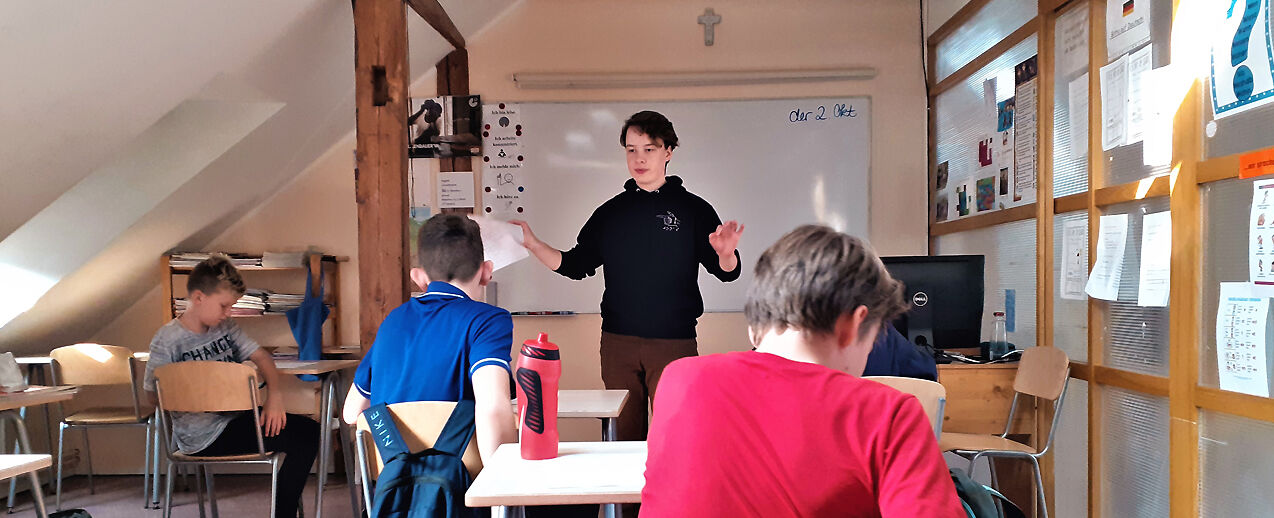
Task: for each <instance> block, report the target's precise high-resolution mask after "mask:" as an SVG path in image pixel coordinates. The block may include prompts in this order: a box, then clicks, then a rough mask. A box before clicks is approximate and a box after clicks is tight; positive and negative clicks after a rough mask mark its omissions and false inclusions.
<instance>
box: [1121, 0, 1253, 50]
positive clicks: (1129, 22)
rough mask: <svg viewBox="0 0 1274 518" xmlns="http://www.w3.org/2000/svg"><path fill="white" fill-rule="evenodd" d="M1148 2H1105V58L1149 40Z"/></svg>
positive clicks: (1148, 0)
mask: <svg viewBox="0 0 1274 518" xmlns="http://www.w3.org/2000/svg"><path fill="white" fill-rule="evenodd" d="M1150 4H1151V0H1110V1H1108V2H1106V53H1107V58H1113V57H1115V56H1118V55H1120V54H1123V53H1125V52H1128V51H1130V50H1132V49H1135V48H1137V46H1138V45H1141V44H1142V43H1145V42H1147V41H1150ZM1230 34H1233V32H1231V33H1230Z"/></svg>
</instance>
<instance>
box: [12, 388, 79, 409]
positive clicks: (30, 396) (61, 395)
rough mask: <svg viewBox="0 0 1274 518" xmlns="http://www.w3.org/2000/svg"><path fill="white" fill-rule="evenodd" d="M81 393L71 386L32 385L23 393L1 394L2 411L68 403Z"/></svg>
mask: <svg viewBox="0 0 1274 518" xmlns="http://www.w3.org/2000/svg"><path fill="white" fill-rule="evenodd" d="M79 391H80V388H79V387H75V386H69V385H64V386H61V387H43V386H39V385H32V386H30V387H28V388H27V389H26V390H24V391H22V392H0V411H4V410H12V409H14V408H22V407H27V406H38V405H45V404H48V403H56V402H58V401H66V400H68V399H71V398H73V397H75V393H76V392H79Z"/></svg>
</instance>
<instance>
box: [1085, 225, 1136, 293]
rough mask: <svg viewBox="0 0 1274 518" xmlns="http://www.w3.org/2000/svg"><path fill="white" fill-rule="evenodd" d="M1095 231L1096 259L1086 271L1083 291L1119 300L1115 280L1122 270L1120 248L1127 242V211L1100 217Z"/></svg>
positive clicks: (1116, 280)
mask: <svg viewBox="0 0 1274 518" xmlns="http://www.w3.org/2000/svg"><path fill="white" fill-rule="evenodd" d="M1099 227H1100V228H1099V229H1098V233H1097V260H1096V261H1095V262H1094V263H1093V271H1092V273H1091V274H1089V275H1088V286H1086V287H1085V288H1084V292H1085V293H1088V296H1090V297H1093V298H1095V299H1103V300H1119V281H1120V279H1121V278H1122V277H1123V273H1124V248H1125V246H1126V245H1127V243H1128V215H1127V214H1111V215H1106V216H1102V217H1101V221H1100V223H1099Z"/></svg>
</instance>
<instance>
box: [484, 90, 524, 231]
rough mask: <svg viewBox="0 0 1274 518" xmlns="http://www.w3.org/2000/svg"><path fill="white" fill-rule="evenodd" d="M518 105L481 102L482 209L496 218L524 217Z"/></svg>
mask: <svg viewBox="0 0 1274 518" xmlns="http://www.w3.org/2000/svg"><path fill="white" fill-rule="evenodd" d="M520 108H521V107H520V106H519V105H517V104H513V103H503V102H499V103H488V104H484V105H482V128H483V130H482V210H481V212H482V213H484V214H486V215H488V216H492V217H495V218H498V219H509V218H525V217H527V214H526V202H527V196H528V193H527V188H526V182H525V181H524V178H523V174H524V173H523V171H522V164H523V163H524V161H525V158H526V156H525V153H526V150H525V149H524V148H523V146H522V133H523V131H524V130H523V127H522V124H523V122H522V117H521V114H520V111H521V110H520Z"/></svg>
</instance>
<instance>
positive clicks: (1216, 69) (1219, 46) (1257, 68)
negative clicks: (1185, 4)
mask: <svg viewBox="0 0 1274 518" xmlns="http://www.w3.org/2000/svg"><path fill="white" fill-rule="evenodd" d="M1248 3H1249V2H1247V1H1246V0H1237V1H1235V2H1211V3H1210V4H1209V7H1210V8H1211V9H1215V10H1218V11H1220V12H1219V13H1217V14H1219V15H1220V20H1219V21H1220V23H1219V27H1218V28H1217V29H1216V30H1215V31H1213V33H1212V35H1213V40H1212V59H1211V67H1210V71H1211V74H1212V78H1211V79H1212V80H1211V81H1210V83H1211V91H1212V110H1213V113H1215V114H1216V116H1217V118H1221V117H1226V116H1229V115H1233V114H1235V113H1239V112H1243V111H1246V110H1249V109H1251V108H1255V107H1257V106H1261V105H1263V104H1266V103H1268V102H1270V101H1271V100H1274V73H1272V72H1271V67H1272V66H1274V58H1271V56H1270V47H1271V37H1270V33H1269V29H1268V27H1269V20H1268V19H1267V17H1268V16H1269V7H1270V6H1269V0H1262V1H1260V2H1255V3H1253V5H1252V6H1250V7H1249V6H1248V5H1247V4H1248ZM1245 21H1247V22H1248V23H1247V24H1244V22H1245ZM1243 28H1247V29H1248V30H1247V31H1246V35H1247V38H1241V37H1240V36H1241V35H1242V34H1241V32H1242V29H1243ZM1236 58H1237V60H1238V62H1237V63H1236V62H1235V59H1236Z"/></svg>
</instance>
